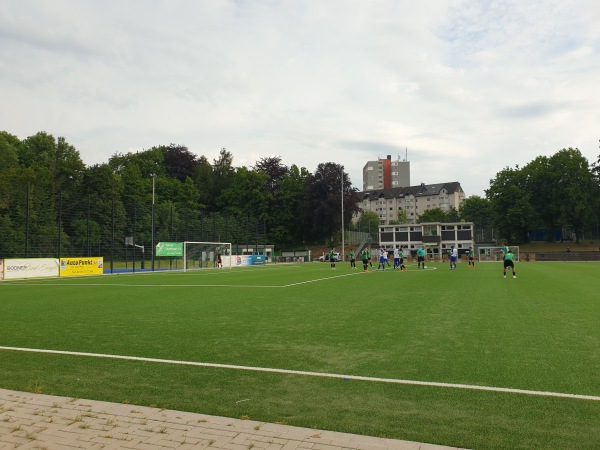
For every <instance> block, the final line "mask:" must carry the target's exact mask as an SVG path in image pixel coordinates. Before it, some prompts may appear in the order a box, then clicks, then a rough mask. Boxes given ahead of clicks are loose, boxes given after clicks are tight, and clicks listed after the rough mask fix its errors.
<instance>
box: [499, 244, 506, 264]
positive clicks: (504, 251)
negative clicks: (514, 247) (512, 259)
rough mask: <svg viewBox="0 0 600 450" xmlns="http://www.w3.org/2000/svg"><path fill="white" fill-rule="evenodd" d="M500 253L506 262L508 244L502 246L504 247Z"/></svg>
mask: <svg viewBox="0 0 600 450" xmlns="http://www.w3.org/2000/svg"><path fill="white" fill-rule="evenodd" d="M500 253H501V254H502V260H503V261H504V258H505V257H506V254H507V253H508V247H507V246H506V242H505V243H503V244H502V247H501V248H500Z"/></svg>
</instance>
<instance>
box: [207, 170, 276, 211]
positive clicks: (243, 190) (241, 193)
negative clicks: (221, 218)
mask: <svg viewBox="0 0 600 450" xmlns="http://www.w3.org/2000/svg"><path fill="white" fill-rule="evenodd" d="M267 181H268V177H267V175H266V174H265V173H263V172H257V171H254V170H248V169H247V168H246V167H240V168H239V169H238V170H237V171H236V172H235V174H234V175H233V177H232V179H231V183H230V184H229V186H227V187H226V188H225V189H223V192H222V193H221V196H220V197H219V203H220V204H222V205H224V207H223V210H224V211H226V212H229V213H232V214H234V215H238V216H243V217H249V218H254V219H261V220H265V219H266V218H267V216H268V214H269V205H270V203H271V193H270V192H269V191H268V189H267V188H266V186H267Z"/></svg>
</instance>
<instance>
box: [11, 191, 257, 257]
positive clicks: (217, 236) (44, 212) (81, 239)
mask: <svg viewBox="0 0 600 450" xmlns="http://www.w3.org/2000/svg"><path fill="white" fill-rule="evenodd" d="M2 213H4V214H2ZM0 230H1V232H0V257H1V258H60V257H83V256H102V257H103V258H104V261H105V265H106V264H109V263H110V267H111V268H112V267H113V264H117V265H119V266H124V267H126V268H131V267H133V268H134V269H135V267H136V263H137V266H138V267H139V268H144V267H146V268H148V267H149V265H151V267H152V268H154V266H155V263H156V261H155V257H154V252H153V248H154V247H155V246H156V244H157V243H158V242H160V241H170V242H182V241H202V242H231V243H232V244H234V245H239V246H245V247H246V248H252V247H254V246H259V245H263V246H264V245H265V244H266V225H265V222H264V221H261V220H256V219H254V218H249V217H239V216H234V215H230V214H221V213H215V212H212V213H211V212H202V211H199V210H195V209H192V208H182V207H178V206H176V205H175V204H174V203H173V202H170V201H163V202H161V203H156V204H153V203H152V201H148V202H122V201H120V200H119V199H118V198H101V197H97V196H96V197H93V196H87V197H78V198H66V196H64V197H63V195H62V194H61V193H59V194H58V196H56V198H55V201H53V202H50V204H48V202H46V203H43V202H36V201H34V200H33V199H32V198H31V196H30V194H29V192H27V194H26V195H24V196H23V202H22V203H19V204H18V206H17V207H16V208H11V211H9V212H4V211H0ZM164 264H165V262H164V260H159V261H158V262H157V265H158V266H161V265H163V266H164ZM167 264H171V261H169V263H167Z"/></svg>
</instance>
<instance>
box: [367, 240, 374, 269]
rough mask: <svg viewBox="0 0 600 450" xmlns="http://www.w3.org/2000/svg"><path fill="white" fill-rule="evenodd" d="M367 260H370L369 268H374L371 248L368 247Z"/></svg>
mask: <svg viewBox="0 0 600 450" xmlns="http://www.w3.org/2000/svg"><path fill="white" fill-rule="evenodd" d="M367 258H369V267H373V260H372V259H371V246H370V245H369V246H367Z"/></svg>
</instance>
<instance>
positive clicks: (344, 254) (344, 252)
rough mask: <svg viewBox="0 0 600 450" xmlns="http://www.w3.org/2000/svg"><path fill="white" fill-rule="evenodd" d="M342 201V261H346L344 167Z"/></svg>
mask: <svg viewBox="0 0 600 450" xmlns="http://www.w3.org/2000/svg"><path fill="white" fill-rule="evenodd" d="M340 194H341V195H340V198H341V200H342V202H341V203H342V261H345V259H346V251H345V248H344V167H343V166H342V190H341V191H340Z"/></svg>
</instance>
